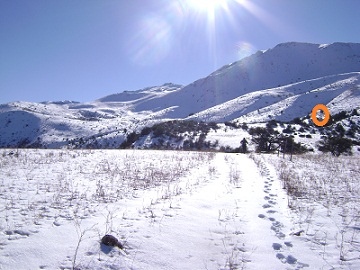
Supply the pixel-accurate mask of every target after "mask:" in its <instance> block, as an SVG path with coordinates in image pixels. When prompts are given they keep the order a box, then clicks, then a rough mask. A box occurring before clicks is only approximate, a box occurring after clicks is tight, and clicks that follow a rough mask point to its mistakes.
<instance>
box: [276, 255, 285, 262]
mask: <svg viewBox="0 0 360 270" xmlns="http://www.w3.org/2000/svg"><path fill="white" fill-rule="evenodd" d="M276 258H278V259H279V260H280V261H281V262H282V263H286V259H285V256H284V254H282V253H277V254H276Z"/></svg>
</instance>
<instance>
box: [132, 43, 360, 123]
mask: <svg viewBox="0 0 360 270" xmlns="http://www.w3.org/2000/svg"><path fill="white" fill-rule="evenodd" d="M359 71H360V44H351V43H334V44H331V45H318V44H306V43H284V44H280V45H278V46H276V47H275V48H273V49H270V50H267V51H265V52H261V51H259V52H258V53H256V54H254V55H252V56H249V57H247V58H244V59H242V60H240V61H238V62H235V63H232V64H230V65H227V66H225V67H223V68H221V69H219V70H217V71H215V72H214V73H212V74H210V75H209V76H208V77H206V78H202V79H199V80H197V81H195V82H194V83H192V84H190V85H188V86H185V87H183V88H181V89H180V90H178V91H173V92H171V93H169V94H167V95H165V96H161V97H156V98H153V99H149V100H146V101H145V102H141V103H139V104H136V105H135V106H134V110H135V111H144V110H149V109H154V108H156V109H158V110H163V109H166V108H172V109H171V110H170V111H169V112H168V113H167V114H166V116H167V117H169V118H185V117H187V116H189V115H190V114H193V113H198V112H201V111H203V110H206V109H209V108H211V107H213V106H216V105H218V104H221V103H224V102H226V101H229V100H232V99H234V98H237V97H239V96H242V95H245V94H248V93H251V92H254V91H258V90H264V89H270V88H275V87H280V86H285V85H291V84H294V83H297V82H305V81H307V80H313V79H316V78H321V77H325V76H330V75H337V74H344V73H350V72H359ZM321 86H322V85H321V84H320V85H318V87H317V88H319V87H321ZM314 89H316V87H312V88H311V87H310V89H309V91H310V90H314ZM203 120H206V119H203Z"/></svg>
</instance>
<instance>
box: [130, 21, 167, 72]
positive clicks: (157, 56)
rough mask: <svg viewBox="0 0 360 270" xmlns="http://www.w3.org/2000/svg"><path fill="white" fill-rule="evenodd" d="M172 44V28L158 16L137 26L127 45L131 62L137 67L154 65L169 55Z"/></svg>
mask: <svg viewBox="0 0 360 270" xmlns="http://www.w3.org/2000/svg"><path fill="white" fill-rule="evenodd" d="M171 42H172V26H171V24H170V23H169V22H167V21H166V20H165V19H163V18H161V17H159V16H148V17H147V18H144V19H143V20H142V21H141V22H140V23H139V25H138V27H137V29H136V31H135V32H134V34H133V36H132V37H130V39H129V42H128V43H127V50H128V52H129V55H130V57H131V60H132V61H133V62H134V63H136V64H138V65H144V66H149V65H154V64H157V63H159V62H161V61H162V60H163V59H164V58H165V57H166V56H167V55H168V53H169V51H170V48H171Z"/></svg>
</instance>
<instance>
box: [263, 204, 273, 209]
mask: <svg viewBox="0 0 360 270" xmlns="http://www.w3.org/2000/svg"><path fill="white" fill-rule="evenodd" d="M262 207H263V208H270V207H272V206H271V205H270V204H264V205H263V206H262Z"/></svg>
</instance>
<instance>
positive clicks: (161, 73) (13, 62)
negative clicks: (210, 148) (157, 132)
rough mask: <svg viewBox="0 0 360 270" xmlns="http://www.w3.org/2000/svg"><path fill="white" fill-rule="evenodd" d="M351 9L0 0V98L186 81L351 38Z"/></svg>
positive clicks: (318, 3) (236, 1) (339, 0)
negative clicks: (297, 46)
mask: <svg viewBox="0 0 360 270" xmlns="http://www.w3.org/2000/svg"><path fill="white" fill-rule="evenodd" d="M195 2H196V3H198V4H196V3H195ZM209 3H210V4H209ZM359 11H360V1H358V0H253V1H250V0H227V1H226V0H217V1H216V0H183V1H180V0H61V1H59V0H0V103H6V102H11V101H18V100H22V101H35V102H40V101H45V100H49V101H50V100H52V101H57V100H76V101H82V102H86V101H92V100H95V99H97V98H101V97H103V96H105V95H108V94H112V93H118V92H122V91H124V90H137V89H141V88H144V87H147V86H154V85H161V84H163V83H167V82H173V83H178V84H183V85H186V84H189V83H191V82H193V81H195V80H197V79H199V78H202V77H205V76H207V75H209V74H210V73H211V72H213V71H215V70H216V69H217V68H220V67H221V66H223V65H225V64H229V63H231V62H234V61H237V60H239V59H241V58H242V57H245V56H247V55H250V54H252V53H254V52H256V51H257V50H262V49H268V48H271V47H274V46H275V45H277V44H278V43H281V42H287V41H300V42H311V43H332V42H360V16H359Z"/></svg>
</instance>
